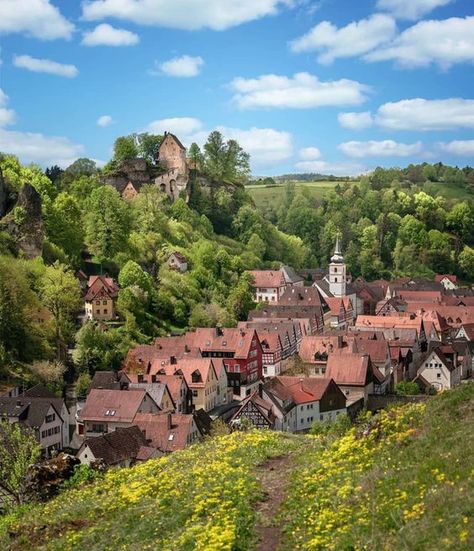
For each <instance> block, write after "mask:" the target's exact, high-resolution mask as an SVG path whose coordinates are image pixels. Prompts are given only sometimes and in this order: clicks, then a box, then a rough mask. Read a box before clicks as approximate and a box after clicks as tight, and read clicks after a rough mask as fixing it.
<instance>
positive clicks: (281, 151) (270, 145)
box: [217, 126, 293, 166]
mask: <svg viewBox="0 0 474 551" xmlns="http://www.w3.org/2000/svg"><path fill="white" fill-rule="evenodd" d="M217 130H219V131H220V132H221V133H222V134H223V136H224V138H225V139H234V140H237V141H238V142H239V145H240V146H241V147H242V148H243V149H244V151H246V152H247V153H250V160H251V163H252V165H257V166H260V165H269V164H272V163H276V162H280V161H285V160H286V159H289V158H290V157H291V156H292V155H293V143H292V136H291V134H290V133H289V132H284V131H281V130H275V129H273V128H255V127H253V128H250V129H249V130H241V129H239V128H229V127H226V126H220V127H218V128H217Z"/></svg>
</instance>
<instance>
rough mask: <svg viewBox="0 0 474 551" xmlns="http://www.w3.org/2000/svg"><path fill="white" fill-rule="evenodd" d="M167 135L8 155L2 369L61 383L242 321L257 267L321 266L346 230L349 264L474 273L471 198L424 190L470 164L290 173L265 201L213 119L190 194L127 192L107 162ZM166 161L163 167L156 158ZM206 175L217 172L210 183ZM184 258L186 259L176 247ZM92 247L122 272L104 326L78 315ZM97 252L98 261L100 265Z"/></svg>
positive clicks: (467, 176) (403, 271)
mask: <svg viewBox="0 0 474 551" xmlns="http://www.w3.org/2000/svg"><path fill="white" fill-rule="evenodd" d="M160 139H161V137H160V136H147V135H138V136H137V135H133V136H128V137H121V138H118V139H117V141H116V144H115V150H114V157H113V159H111V161H110V162H109V163H108V164H107V165H106V167H104V168H103V169H99V168H98V167H97V166H96V164H95V163H94V162H93V161H91V160H90V159H78V160H77V161H75V162H74V163H72V164H71V165H70V166H69V167H67V168H66V169H65V170H62V169H60V168H59V167H57V166H53V167H49V168H47V169H46V170H43V169H42V168H41V167H39V166H36V165H29V166H23V165H22V164H21V163H20V162H19V161H18V159H17V158H16V157H14V156H9V155H1V156H0V170H1V176H0V184H1V186H2V188H3V191H4V195H5V196H6V198H7V199H6V202H5V204H6V205H7V206H6V209H5V210H6V215H5V216H4V218H3V219H2V220H1V221H0V377H1V378H11V377H14V378H15V377H21V378H22V379H23V380H24V379H26V380H27V381H28V382H30V383H33V382H43V383H45V384H48V386H50V387H52V388H54V389H57V390H60V388H58V387H60V386H61V384H63V383H62V379H63V377H62V375H63V374H64V371H65V370H66V369H69V370H71V366H72V365H74V369H75V371H76V375H77V374H79V375H80V376H82V380H83V383H84V384H87V381H88V380H89V379H88V377H89V376H90V375H92V374H93V373H94V371H95V370H97V369H107V368H109V369H110V368H111V367H113V368H119V366H120V365H121V362H122V361H123V358H124V355H125V354H126V353H127V351H128V350H129V348H130V347H132V346H134V345H136V344H138V343H148V342H151V339H152V338H153V337H155V336H157V335H165V334H169V333H176V332H180V331H182V330H184V329H185V328H188V327H197V326H233V325H235V324H236V322H237V321H238V320H242V319H246V316H247V313H248V311H249V309H251V308H253V306H254V304H253V299H252V292H251V288H250V285H249V275H248V274H247V271H248V270H251V269H256V268H278V267H279V266H280V265H281V264H288V265H291V266H293V267H294V268H295V269H301V268H315V267H324V266H326V265H327V262H328V258H329V257H330V254H331V251H332V248H333V246H334V241H335V237H336V234H337V233H338V232H340V233H341V235H342V243H343V249H344V254H345V258H346V260H347V263H348V266H349V269H350V272H351V274H352V275H353V276H354V277H357V276H362V277H364V278H366V279H375V278H380V277H385V278H390V277H392V276H396V275H410V276H426V277H432V276H433V275H434V273H436V272H437V273H440V272H443V273H455V274H457V275H458V276H459V277H461V278H462V279H464V280H472V279H474V249H473V248H472V247H473V246H474V235H473V231H474V208H473V202H472V200H471V199H466V200H462V201H461V200H458V199H455V198H454V199H453V198H444V197H443V196H442V195H437V196H435V195H434V194H433V195H430V194H429V193H426V192H425V191H422V188H421V185H422V183H423V182H425V181H431V182H438V183H440V184H442V183H443V182H451V183H453V182H454V183H455V184H456V185H457V186H459V189H464V190H466V189H468V188H469V186H470V185H471V183H470V180H471V179H472V178H471V176H472V171H470V169H469V170H464V171H463V170H460V169H457V168H452V167H446V166H444V165H441V164H438V165H427V164H424V165H419V166H418V167H409V168H408V169H405V170H403V171H402V170H399V169H377V170H375V171H374V172H373V173H372V174H370V175H368V176H364V177H362V178H361V179H360V180H359V181H354V182H348V183H347V182H344V183H340V184H337V185H336V186H335V188H334V190H333V191H330V192H328V193H327V194H326V195H325V196H324V197H323V199H322V200H316V199H314V198H312V197H311V196H310V195H309V194H308V193H306V192H305V190H304V187H303V188H301V189H300V188H298V186H297V185H295V184H287V185H286V188H285V198H284V202H283V204H282V205H281V206H280V207H279V208H278V209H275V208H266V209H263V210H258V209H256V208H255V205H254V203H253V201H252V199H251V197H250V195H249V194H248V193H247V192H246V190H245V186H244V184H245V183H246V182H247V181H248V179H249V176H250V171H249V157H248V155H247V154H246V153H245V152H244V151H243V150H242V149H241V148H240V146H239V144H238V143H237V142H235V141H234V140H229V141H227V142H226V141H224V138H223V137H222V136H221V135H220V134H219V133H218V132H213V133H212V134H211V135H210V136H209V139H208V141H207V143H206V144H205V145H204V146H203V148H202V151H201V149H200V148H199V147H198V146H197V145H196V144H193V146H191V148H190V151H189V153H190V155H192V157H193V159H194V165H193V166H194V167H195V168H194V169H193V170H192V171H191V177H190V184H189V185H190V189H189V196H188V197H181V198H180V199H178V200H177V201H175V202H174V203H171V202H170V200H169V199H168V197H167V196H166V195H165V194H164V193H162V192H161V191H159V190H158V188H157V187H156V186H154V185H145V186H143V187H142V188H141V190H140V193H139V194H138V195H137V197H136V198H134V199H133V200H131V201H125V200H123V199H122V198H121V196H120V195H119V193H118V192H117V191H116V190H115V189H114V188H113V187H112V186H109V185H104V184H103V175H104V173H107V171H110V170H114V168H116V167H117V166H120V163H122V162H123V161H125V160H127V159H129V158H133V157H136V156H138V157H143V158H145V159H146V160H147V162H149V163H150V164H156V161H155V159H156V148H157V144H158V145H159V143H160ZM158 168H159V167H158ZM26 183H29V184H30V185H31V186H33V188H34V189H35V190H36V191H37V192H38V194H39V196H40V198H41V230H38V231H41V232H42V233H43V237H44V242H43V247H42V255H41V256H38V257H36V258H30V259H28V258H26V257H25V256H24V255H22V254H21V253H19V252H18V250H17V249H15V246H14V243H13V241H14V239H13V237H14V236H13V235H12V233H11V231H9V228H10V227H11V224H14V225H15V227H20V228H21V227H24V226H25V225H28V224H29V222H30V221H29V220H26V219H25V217H26V213H25V209H24V207H23V206H21V205H20V206H19V205H18V204H15V201H16V198H17V196H18V194H19V192H20V190H21V189H22V186H23V185H24V184H26ZM203 183H207V184H208V185H206V186H203ZM174 251H178V252H180V253H182V254H183V255H185V257H186V258H187V259H188V263H189V270H188V271H187V272H186V273H179V272H176V271H174V270H171V269H170V268H169V267H168V265H167V262H166V260H167V258H168V257H169V255H170V253H172V252H174ZM85 259H89V261H92V266H94V267H95V269H96V273H102V274H108V275H110V276H111V277H114V278H115V279H116V280H117V281H118V283H119V285H120V291H119V295H118V300H117V310H118V312H119V315H120V321H118V322H117V323H111V324H109V325H108V327H107V330H106V331H104V330H103V327H101V326H100V325H98V324H96V323H94V322H87V323H85V324H82V325H81V324H80V323H78V322H79V321H80V319H79V318H78V316H80V313H81V310H82V306H83V303H82V299H81V296H82V293H81V287H80V282H79V279H78V277H77V275H78V273H79V271H80V270H85ZM90 265H91V264H89V267H90Z"/></svg>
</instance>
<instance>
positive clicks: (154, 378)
mask: <svg viewBox="0 0 474 551" xmlns="http://www.w3.org/2000/svg"><path fill="white" fill-rule="evenodd" d="M151 382H152V383H156V375H152V376H151Z"/></svg>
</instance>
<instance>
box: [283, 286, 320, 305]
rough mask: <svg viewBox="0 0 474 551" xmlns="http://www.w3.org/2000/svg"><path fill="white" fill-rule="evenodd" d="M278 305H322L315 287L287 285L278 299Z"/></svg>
mask: <svg viewBox="0 0 474 551" xmlns="http://www.w3.org/2000/svg"><path fill="white" fill-rule="evenodd" d="M278 304H279V305H280V306H324V304H325V301H324V299H323V298H322V297H321V294H320V293H319V291H318V288H317V287H287V288H286V289H284V291H283V293H282V294H281V296H280V298H279V299H278Z"/></svg>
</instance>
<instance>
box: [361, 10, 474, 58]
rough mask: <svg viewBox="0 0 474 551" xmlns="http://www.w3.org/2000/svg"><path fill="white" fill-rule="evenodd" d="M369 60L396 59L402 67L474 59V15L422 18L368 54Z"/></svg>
mask: <svg viewBox="0 0 474 551" xmlns="http://www.w3.org/2000/svg"><path fill="white" fill-rule="evenodd" d="M364 59H365V60H367V61H386V60H394V61H396V62H397V63H398V64H399V65H400V66H402V67H408V68H410V67H426V66H429V65H431V64H432V63H437V64H438V65H439V66H440V67H441V68H443V69H448V68H449V67H450V66H451V65H453V64H455V63H473V62H474V17H465V18H461V17H451V18H449V19H444V20H442V21H420V22H419V23H417V24H416V25H413V26H412V27H409V28H408V29H406V30H405V31H403V32H402V33H401V34H400V35H398V36H397V37H396V38H395V40H393V41H392V42H391V43H389V44H388V45H385V46H382V47H381V48H380V49H376V50H374V51H373V52H371V53H368V54H367V55H366V56H365V57H364Z"/></svg>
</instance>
